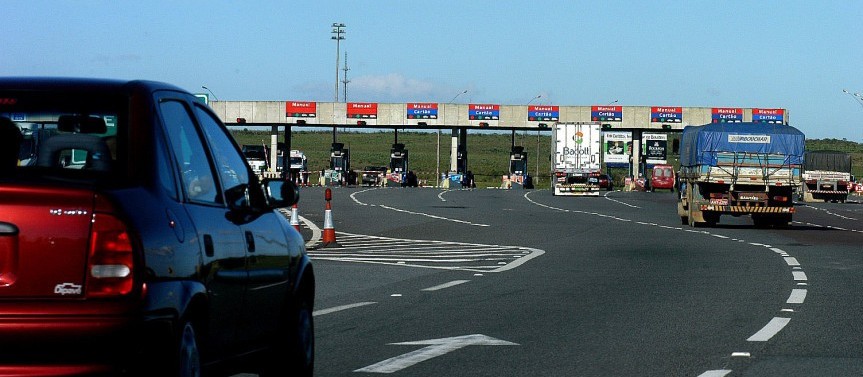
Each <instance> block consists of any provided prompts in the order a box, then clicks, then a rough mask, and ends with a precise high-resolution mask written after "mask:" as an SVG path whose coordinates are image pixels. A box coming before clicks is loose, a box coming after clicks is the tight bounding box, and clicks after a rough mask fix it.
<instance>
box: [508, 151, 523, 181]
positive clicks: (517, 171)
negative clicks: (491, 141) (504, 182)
mask: <svg viewBox="0 0 863 377" xmlns="http://www.w3.org/2000/svg"><path fill="white" fill-rule="evenodd" d="M509 174H510V175H520V176H525V175H527V152H525V151H524V147H522V146H514V147H512V150H511V151H510V152H509Z"/></svg>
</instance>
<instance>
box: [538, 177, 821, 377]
mask: <svg viewBox="0 0 863 377" xmlns="http://www.w3.org/2000/svg"><path fill="white" fill-rule="evenodd" d="M530 194H531V193H530V192H529V193H526V194H524V198H525V199H527V201H529V202H531V203H533V204H535V205H537V206H540V207H544V208H548V209H551V210H555V211H560V212H564V213H578V214H583V215H589V216H597V217H603V218H608V219H613V220H617V221H622V222H634V223H636V224H638V225H643V226H652V227H659V228H664V229H669V230H681V231H684V232H689V233H696V234H703V235H706V236H711V237H716V238H720V239H726V240H728V241H731V242H738V243H741V242H742V243H746V241H744V240H741V239H737V238H731V237H728V236H724V235H720V234H716V233H712V232H708V231H705V230H694V229H690V228H689V227H686V228H683V227H669V226H664V225H659V224H655V223H648V222H643V221H633V220H629V219H623V218H619V217H616V216H610V215H606V214H600V213H596V212H587V211H580V210H568V209H565V208H558V207H554V206H550V205H547V204H542V203H539V202H537V201H535V200H533V199H531V198H530V196H529V195H530ZM808 225H812V224H808ZM813 226H814V225H813ZM748 244H749V245H751V246H755V247H762V248H766V249H768V250H770V251H773V252H774V253H776V254H778V255H779V256H781V257H782V258H783V261H784V262H785V264H786V265H787V266H788V267H789V268H791V278H792V280H793V282H794V283H796V285H797V286H808V285H809V282H808V281H809V278H808V276H806V272H804V271H803V267H801V266H800V262H799V261H798V260H797V258H795V257H793V256H791V255H790V254H789V253H788V252H787V251H785V250H782V249H780V248H777V247H773V246H771V245H767V244H763V243H758V242H748ZM806 294H807V290H806V289H801V288H795V289H792V290H791V294H790V295H789V296H788V300H786V302H785V303H786V304H794V305H799V304H803V303H804V301H806ZM779 312H780V313H783V315H786V316H785V317H773V318H772V319H771V320H770V321H769V322H768V323H767V324H766V325H764V327H762V328H761V329H760V330H758V331H757V332H756V333H755V334H753V335H751V336H750V337H749V338H747V339H746V340H747V341H749V342H767V341H769V340H770V339H772V338H773V337H774V336H775V335H776V334H778V333H779V332H780V331H782V330H783V329H784V328H785V327H786V326H788V324H789V323H791V318H789V317H788V316H790V315H791V314H792V313H794V312H795V311H794V309H791V308H780V310H779ZM744 354H745V355H747V356H746V357H751V356H750V353H749V352H733V353H732V356H737V355H744ZM731 372H732V371H731V370H729V369H717V370H709V371H706V372H704V373H702V374H700V375H699V377H714V376H725V375H727V374H729V373H731Z"/></svg>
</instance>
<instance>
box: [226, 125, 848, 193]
mask: <svg viewBox="0 0 863 377" xmlns="http://www.w3.org/2000/svg"><path fill="white" fill-rule="evenodd" d="M231 132H232V134H233V135H234V138H235V139H236V140H237V143H238V144H240V145H243V144H255V145H261V144H266V145H269V143H270V136H269V131H249V130H232V131H231ZM291 136H292V137H291V148H292V149H299V150H301V151H303V152H304V153H305V154H306V157H307V158H308V160H309V170H310V171H313V172H319V171H321V170H324V169H328V168H329V161H330V160H329V156H330V147H331V144H332V142H333V134H332V132H331V131H326V132H323V131H318V132H315V131H299V132H293V133H292V135H291ZM394 138H395V136H394V134H393V132H392V131H385V132H341V131H339V132H338V134H337V141H338V142H339V143H344V144H345V147H346V148H349V149H350V151H351V152H350V153H351V169H353V170H361V169H363V168H364V167H365V166H369V165H377V166H384V165H388V164H389V160H390V158H389V155H390V148H391V147H392V144H393V142H394ZM511 138H512V135H511V134H509V133H507V134H479V133H474V134H469V135H468V141H467V144H468V168H469V169H470V170H471V171H472V172H473V173H474V176H475V177H476V183H477V187H499V186H500V184H501V178H502V176H503V175H505V174H507V173H508V172H509V152H510V146H511V143H512V139H511ZM398 140H399V143H402V144H405V148H406V149H408V151H409V157H410V170H413V171H414V172H415V173H416V174H417V176H418V177H419V179H421V180H426V181H427V182H428V184H430V185H433V184H434V182H435V179H434V175H435V167H436V160H435V151H436V149H437V133H423V132H404V131H402V132H399V134H398ZM279 141H284V140H283V138H282V137H280V138H279ZM537 141H539V143H538V144H537ZM669 144H671V143H669ZM515 145H520V146H523V147H524V150H525V151H526V152H527V153H528V166H530V169H529V171H530V174H531V175H533V176H534V184H535V185H536V187H537V188H546V187H548V186H549V181H548V178H549V170H550V162H549V157H548V156H549V155H550V152H549V150H550V147H551V141H550V136H549V134H548V133H543V134H540V136H539V137H537V134H536V132H527V133H525V132H519V133H517V134H516V136H515ZM451 147H452V138H451V133H450V132H449V130H445V131H443V132H442V133H441V138H440V149H441V150H440V170H441V172H446V171H448V170H449V161H450V159H449V154H450V148H451ZM537 147H538V148H539V149H538V151H539V153H538V154H537ZM806 149H807V150H839V151H845V152H849V153H851V156H852V168H853V172H854V175H855V176H857V177H863V144H860V143H854V142H851V141H844V140H834V139H822V140H819V139H813V140H807V141H806ZM537 156H540V157H539V158H537ZM537 162H539V164H538V166H537ZM669 163H670V164H672V165H674V166H675V168H677V167H678V166H679V162H678V158H677V156H676V155H669ZM537 172H538V174H537ZM610 174H611V175H612V177H613V178H614V181H615V186H617V187H620V186H621V185H622V184H623V179H624V177H625V176H626V174H627V172H626V169H624V168H617V169H611V171H610Z"/></svg>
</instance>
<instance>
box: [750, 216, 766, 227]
mask: <svg viewBox="0 0 863 377" xmlns="http://www.w3.org/2000/svg"><path fill="white" fill-rule="evenodd" d="M752 223H753V224H754V225H755V227H756V228H767V226H768V225H770V222H769V221H768V219H767V218H765V217H764V216H763V215H755V214H753V215H752Z"/></svg>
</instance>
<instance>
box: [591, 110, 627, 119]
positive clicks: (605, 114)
mask: <svg viewBox="0 0 863 377" xmlns="http://www.w3.org/2000/svg"><path fill="white" fill-rule="evenodd" d="M590 120H592V121H594V122H622V121H623V106H591V107H590Z"/></svg>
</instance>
